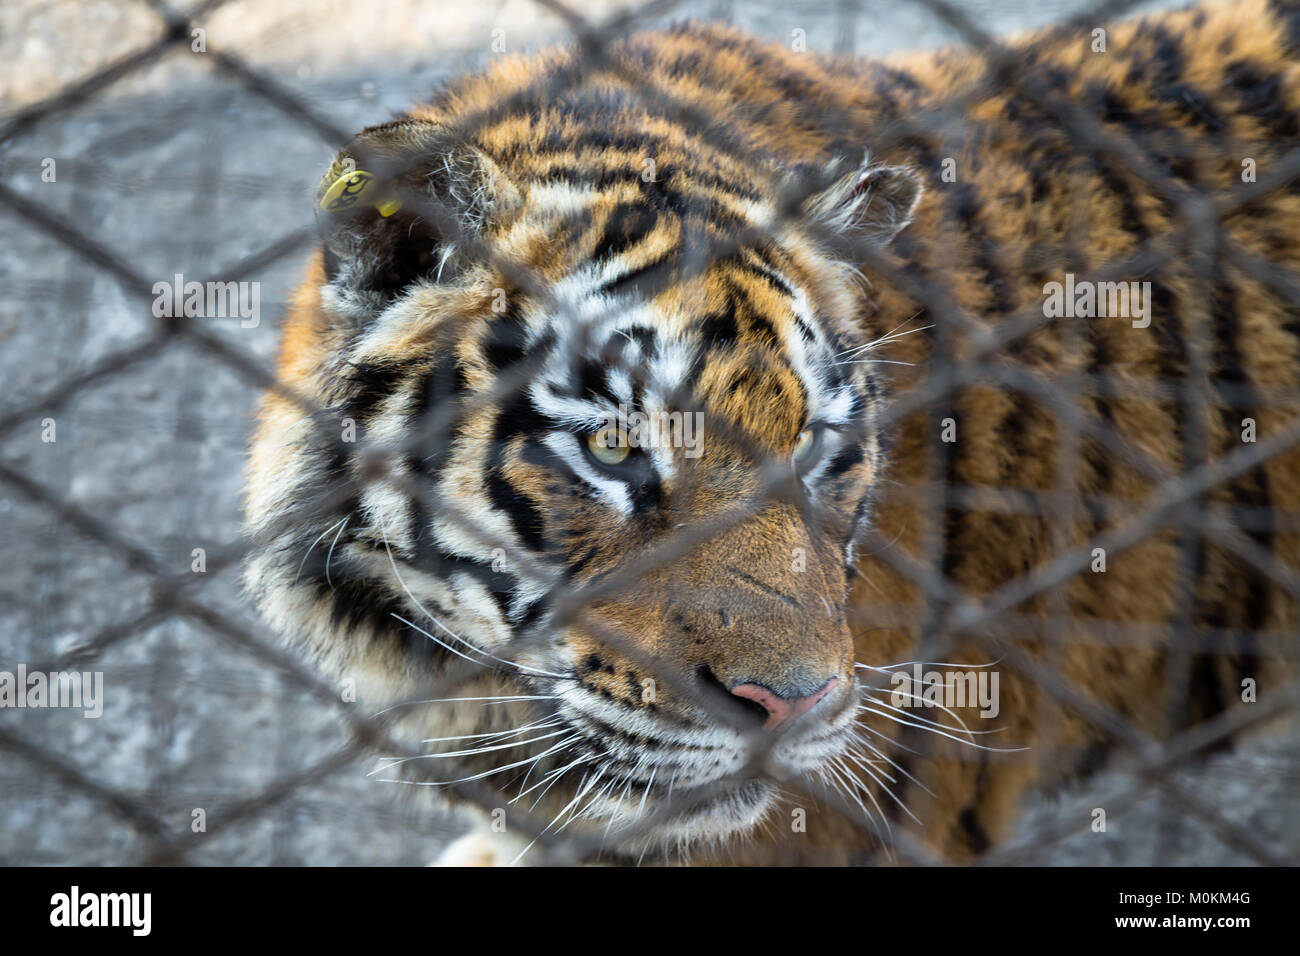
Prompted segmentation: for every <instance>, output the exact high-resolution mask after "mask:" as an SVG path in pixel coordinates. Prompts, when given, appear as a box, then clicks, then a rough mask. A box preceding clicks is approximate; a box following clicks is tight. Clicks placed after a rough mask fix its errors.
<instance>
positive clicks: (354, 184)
mask: <svg viewBox="0 0 1300 956" xmlns="http://www.w3.org/2000/svg"><path fill="white" fill-rule="evenodd" d="M376 183H377V180H376V179H375V177H374V175H373V174H371V173H368V172H366V171H365V170H364V169H358V170H356V171H355V172H351V173H344V174H343V175H342V176H340V177H339V178H338V179H336V180H334V183H333V185H331V186H330V188H329V189H327V190H325V195H324V196H322V197H321V200H320V208H321V209H323V210H324V211H325V212H342V211H343V210H344V209H351V208H352V207H353V206H355V205H356V204H357V203H359V202H361V201H362V200H365V201H367V202H369V203H370V204H371V205H372V206H374V207H375V208H376V209H378V210H379V215H381V216H383V217H384V218H385V219H387V218H388V217H389V216H391V215H392V214H393V213H395V212H397V210H399V209H401V208H402V202H401V200H399V199H394V198H392V197H391V196H387V197H382V198H375V193H376V192H377V191H378V190H377V186H376ZM368 197H369V198H368Z"/></svg>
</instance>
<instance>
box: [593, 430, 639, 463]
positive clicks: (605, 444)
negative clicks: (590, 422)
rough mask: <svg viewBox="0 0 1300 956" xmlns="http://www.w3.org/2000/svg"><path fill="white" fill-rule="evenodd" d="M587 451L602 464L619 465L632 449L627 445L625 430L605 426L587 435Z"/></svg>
mask: <svg viewBox="0 0 1300 956" xmlns="http://www.w3.org/2000/svg"><path fill="white" fill-rule="evenodd" d="M587 451H589V452H591V457H592V458H595V459H596V460H597V461H598V462H600V463H601V464H602V465H621V464H622V463H623V462H624V461H626V460H627V456H628V455H629V454H630V453H631V451H632V449H631V448H629V447H628V443H627V433H626V432H624V431H623V430H622V429H619V428H613V427H608V426H607V427H605V428H599V429H597V430H596V431H594V432H592V433H591V434H590V435H588V436H587Z"/></svg>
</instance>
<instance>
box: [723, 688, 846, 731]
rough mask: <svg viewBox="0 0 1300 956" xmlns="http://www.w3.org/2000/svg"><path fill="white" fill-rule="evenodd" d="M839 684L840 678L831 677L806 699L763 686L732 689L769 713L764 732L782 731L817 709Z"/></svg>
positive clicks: (738, 695) (737, 694)
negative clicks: (783, 695)
mask: <svg viewBox="0 0 1300 956" xmlns="http://www.w3.org/2000/svg"><path fill="white" fill-rule="evenodd" d="M839 682H840V679H839V678H838V677H831V678H829V679H828V680H827V681H826V683H824V684H822V686H821V687H819V688H817V689H816V690H815V691H813V692H812V693H811V694H809V695H808V696H806V697H782V696H781V695H779V694H777V693H776V692H775V691H773V690H772V689H771V688H768V687H764V686H763V685H762V684H737V685H736V686H735V687H733V688H731V692H732V693H733V694H735V695H736V696H737V697H742V698H744V699H745V700H752V701H753V702H754V703H756V704H758V705H759V706H760V707H762V708H763V709H764V710H765V711H767V722H766V723H764V724H763V729H764V730H780V729H781V728H782V727H786V726H788V725H789V724H791V723H793V722H794V720H795V719H796V718H798V717H801V716H803V715H804V714H806V713H808V711H810V710H812V709H813V708H814V707H816V706H817V702H818V701H820V700H821V699H822V698H823V697H825V696H826V695H827V694H829V693H830V692H831V691H833V690H834V689H835V688H836V686H837V685H838V684H839Z"/></svg>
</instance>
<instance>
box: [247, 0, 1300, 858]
mask: <svg viewBox="0 0 1300 956" xmlns="http://www.w3.org/2000/svg"><path fill="white" fill-rule="evenodd" d="M950 13H951V14H952V16H953V17H954V18H955V20H954V22H956V23H957V24H958V26H959V27H961V29H963V30H965V31H967V32H968V37H967V39H969V40H971V41H972V43H970V44H966V45H963V46H961V47H949V48H943V49H938V50H930V51H923V52H917V53H907V54H902V55H897V56H893V57H890V58H887V59H884V60H871V59H865V58H860V57H851V56H842V55H821V54H816V53H813V52H809V51H806V50H803V49H798V48H797V46H798V44H790V45H783V44H775V43H769V42H767V41H763V40H759V39H756V38H754V37H752V36H750V35H748V34H746V33H745V32H743V31H741V30H739V29H737V28H734V27H731V26H726V25H720V24H714V23H703V22H696V21H689V22H686V23H682V24H678V25H674V26H668V27H665V28H662V29H657V30H652V31H647V32H635V31H632V32H626V35H624V34H619V35H612V34H610V33H600V32H599V31H597V32H591V31H588V32H586V33H583V34H581V35H580V36H579V39H578V42H577V43H576V44H571V45H568V46H559V47H554V48H548V49H544V50H542V51H541V52H536V53H531V54H523V55H514V56H506V57H501V58H499V59H494V60H493V61H492V62H491V63H490V64H488V65H487V67H486V68H485V69H483V70H482V71H481V72H479V73H476V74H473V75H469V76H465V77H461V78H458V79H455V80H453V81H451V82H449V83H448V84H446V85H445V86H444V87H443V88H442V89H440V90H439V91H438V92H437V94H436V95H435V96H434V97H433V98H432V99H431V101H430V102H428V103H426V104H423V105H419V106H417V107H414V108H412V109H411V110H410V111H408V112H407V113H405V114H402V115H400V116H398V117H396V118H395V119H393V120H391V121H390V122H386V123H383V124H381V125H378V126H373V127H371V128H369V129H366V130H364V131H363V132H361V133H360V134H358V135H357V136H356V137H355V138H354V139H353V140H352V141H351V142H349V143H348V144H346V145H345V146H344V147H343V148H342V149H340V150H339V151H338V153H337V155H336V156H335V158H334V160H333V162H332V163H331V164H330V166H329V168H328V169H327V170H326V172H325V174H324V176H323V178H322V179H321V181H320V186H319V188H318V190H317V193H316V202H317V216H318V220H319V224H320V231H321V237H320V244H319V247H318V249H317V251H316V252H315V253H314V255H313V257H312V259H311V261H310V264H309V266H308V268H307V272H306V275H305V277H304V279H303V281H302V283H301V285H300V286H299V287H298V289H297V291H296V292H295V293H294V296H293V299H292V302H291V305H290V307H289V309H288V314H287V317H286V319H285V322H284V328H283V332H282V340H281V345H280V352H279V358H278V360H277V365H276V368H275V376H274V378H275V381H274V383H273V384H272V385H271V386H270V387H269V388H268V389H267V391H266V393H265V395H264V397H263V399H262V403H261V407H260V412H259V418H258V422H257V426H256V429H255V433H254V435H253V438H252V440H251V445H250V451H249V462H248V470H247V480H246V501H245V512H246V530H247V534H248V537H249V541H250V550H249V555H248V559H247V563H246V567H245V572H244V581H245V585H246V588H247V591H248V593H249V594H250V596H251V599H252V600H253V601H254V602H255V604H256V606H257V608H258V609H259V610H260V613H261V614H262V616H263V617H264V619H265V620H266V622H267V623H268V625H269V627H270V628H272V629H273V630H274V631H275V632H276V633H278V634H279V635H281V636H282V637H283V639H284V640H285V641H286V642H287V644H288V646H289V647H291V648H293V649H295V651H296V652H297V653H299V654H301V655H303V656H304V657H305V658H306V659H307V660H309V661H310V662H311V664H312V666H313V667H315V668H317V669H318V670H319V672H320V673H323V674H327V675H330V676H331V677H332V678H334V679H338V680H346V681H348V682H349V686H352V687H355V688H356V689H357V694H358V697H359V699H362V700H364V701H366V702H373V706H372V707H371V710H372V711H373V712H375V713H376V714H379V715H382V717H381V718H377V719H382V720H383V721H384V724H383V726H384V728H385V733H386V734H387V733H389V732H391V733H392V734H394V735H396V736H391V737H383V738H382V739H383V742H382V743H381V742H379V741H376V742H375V743H374V746H375V747H376V748H377V750H378V751H379V753H380V754H381V755H382V757H383V763H382V766H383V767H385V768H386V769H387V770H388V771H389V774H388V776H389V778H390V779H393V780H396V781H398V782H400V783H407V784H411V785H413V786H425V787H427V788H428V789H429V790H430V791H434V792H439V793H442V794H444V795H446V797H447V798H448V799H449V800H450V801H451V803H452V804H453V805H457V806H466V805H468V806H472V807H476V808H478V809H480V810H482V811H484V814H485V816H484V820H485V823H484V825H483V826H482V827H481V828H480V829H479V830H476V831H473V832H471V833H470V834H469V835H467V836H466V837H465V838H463V839H462V840H460V841H457V843H456V844H455V845H454V847H453V848H451V849H449V850H448V858H447V860H445V862H453V863H456V862H459V863H467V862H473V863H510V862H522V863H527V862H529V860H530V859H534V858H539V857H540V858H542V859H546V860H550V861H555V860H569V861H572V862H577V861H579V860H581V861H603V862H609V863H615V864H626V863H633V862H639V863H648V862H659V863H664V864H679V863H712V862H717V863H735V864H742V865H762V864H767V863H784V864H835V865H840V864H854V865H857V864H868V863H889V862H896V863H920V862H945V863H971V862H974V861H977V860H982V861H989V860H996V859H998V853H999V852H1000V851H1001V849H1002V848H1003V847H1006V846H1007V845H1008V843H1007V841H1008V838H1009V837H1010V836H1011V834H1013V832H1014V830H1015V825H1016V822H1017V820H1018V819H1019V815H1020V813H1021V810H1022V808H1023V806H1024V805H1025V803H1026V801H1028V800H1029V799H1030V798H1031V796H1032V795H1034V794H1039V793H1059V792H1062V788H1069V787H1071V786H1073V787H1085V788H1086V787H1087V786H1088V782H1089V781H1091V780H1095V779H1097V774H1098V771H1100V770H1102V769H1103V768H1123V767H1126V766H1128V767H1133V766H1137V765H1140V764H1141V762H1142V761H1148V762H1149V761H1157V762H1158V763H1159V764H1160V765H1161V766H1164V767H1173V766H1177V765H1178V764H1179V763H1181V762H1182V761H1184V760H1187V759H1190V758H1191V757H1193V756H1195V755H1196V753H1198V752H1201V751H1205V750H1210V751H1212V750H1214V749H1215V748H1222V747H1230V746H1233V744H1234V743H1235V742H1236V741H1239V740H1247V739H1250V738H1251V737H1252V736H1253V735H1255V734H1263V733H1268V732H1269V730H1268V728H1270V727H1276V725H1277V723H1278V721H1280V720H1283V719H1284V714H1285V709H1286V704H1287V703H1288V702H1290V701H1291V696H1290V695H1291V694H1292V692H1291V691H1290V690H1289V689H1288V684H1287V680H1288V678H1289V675H1290V674H1291V669H1290V667H1289V665H1288V661H1289V659H1290V658H1291V657H1293V656H1294V650H1295V636H1296V634H1297V632H1298V631H1300V604H1298V603H1297V595H1298V594H1300V588H1298V587H1297V582H1300V577H1297V574H1298V573H1300V531H1298V528H1297V525H1296V524H1295V522H1294V521H1290V520H1288V516H1291V515H1294V514H1295V512H1294V510H1293V509H1295V508H1297V507H1300V453H1298V452H1297V451H1296V448H1295V439H1296V437H1297V434H1296V433H1297V428H1300V419H1298V418H1297V417H1296V415H1295V411H1296V406H1297V393H1296V385H1297V381H1298V379H1300V308H1298V307H1297V301H1300V299H1298V298H1297V295H1296V291H1295V290H1296V289H1297V288H1300V287H1298V286H1297V285H1296V284H1295V280H1294V279H1293V278H1291V277H1290V276H1289V274H1288V273H1293V272H1294V271H1295V270H1296V268H1297V266H1300V232H1297V229H1296V223H1297V222H1298V221H1300V190H1297V188H1296V175H1297V173H1298V172H1300V167H1297V165H1296V163H1295V155H1296V154H1295V153H1294V150H1295V148H1296V146H1297V145H1298V144H1300V143H1298V140H1300V137H1298V135H1297V132H1298V127H1297V120H1298V118H1300V60H1298V59H1297V54H1298V53H1300V5H1297V4H1295V3H1291V2H1283V0H1235V2H1223V3H1216V2H1207V3H1204V4H1202V5H1198V6H1193V7H1189V8H1188V9H1185V10H1179V11H1172V12H1162V13H1156V14H1152V15H1148V16H1145V17H1141V18H1136V19H1129V20H1123V21H1120V22H1117V23H1114V24H1110V25H1107V26H1105V27H1103V28H1096V27H1094V26H1092V25H1087V24H1082V25H1081V24H1079V23H1073V22H1072V23H1068V24H1064V25H1059V26H1056V27H1052V28H1048V29H1046V30H1042V31H1038V32H1034V33H1029V34H1025V35H1020V36H1016V37H1013V38H1011V39H1009V40H1005V41H995V40H992V39H991V38H988V37H984V36H983V35H982V34H981V33H980V32H979V31H978V28H976V27H974V26H973V25H971V24H969V23H965V22H964V21H963V20H962V19H961V17H960V14H959V13H957V12H954V11H951V10H950ZM652 426H654V427H652ZM933 673H937V674H939V679H938V680H937V681H936V680H934V679H932V676H931V675H932V674H933ZM960 688H965V689H968V690H969V691H970V693H969V695H968V696H967V697H966V698H965V699H962V698H961V697H960V695H958V696H953V695H950V694H949V692H950V691H956V690H958V689H960ZM980 688H983V689H987V690H990V691H995V693H991V694H989V695H987V696H985V697H981V696H980V693H981V692H980ZM977 698H978V699H977ZM1198 730H1199V731H1200V732H1201V736H1199V737H1198V736H1194V734H1195V733H1196V732H1197V731H1198ZM403 740H405V741H407V743H406V744H403V743H402V742H401V741H403ZM411 740H419V741H420V743H419V744H418V745H412V744H411V743H410V741H411ZM1179 741H1181V742H1182V744H1183V745H1182V746H1180V747H1175V742H1179ZM1188 741H1192V743H1190V744H1188V743H1187V742H1188ZM403 746H405V748H406V749H405V750H403V749H402V748H403ZM1165 747H1168V748H1169V749H1162V748H1165ZM1176 796H1177V795H1176ZM1178 799H1181V797H1179V798H1178ZM1178 799H1175V800H1174V801H1173V803H1172V804H1171V806H1173V807H1175V808H1178V807H1184V808H1185V807H1186V806H1188V804H1186V803H1180V802H1178ZM1188 799H1191V798H1188ZM1174 812H1183V811H1180V810H1175V811H1174ZM1186 812H1191V811H1186ZM1209 812H1213V811H1212V810H1211V811H1209ZM1089 822H1090V820H1089V819H1087V818H1081V819H1080V820H1079V821H1078V825H1079V828H1080V829H1086V828H1087V826H1088V824H1089ZM1266 851H1267V847H1265V848H1264V850H1263V851H1261V852H1266ZM565 853H568V854H569V855H568V856H567V857H566V856H565V855H564V854H565Z"/></svg>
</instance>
